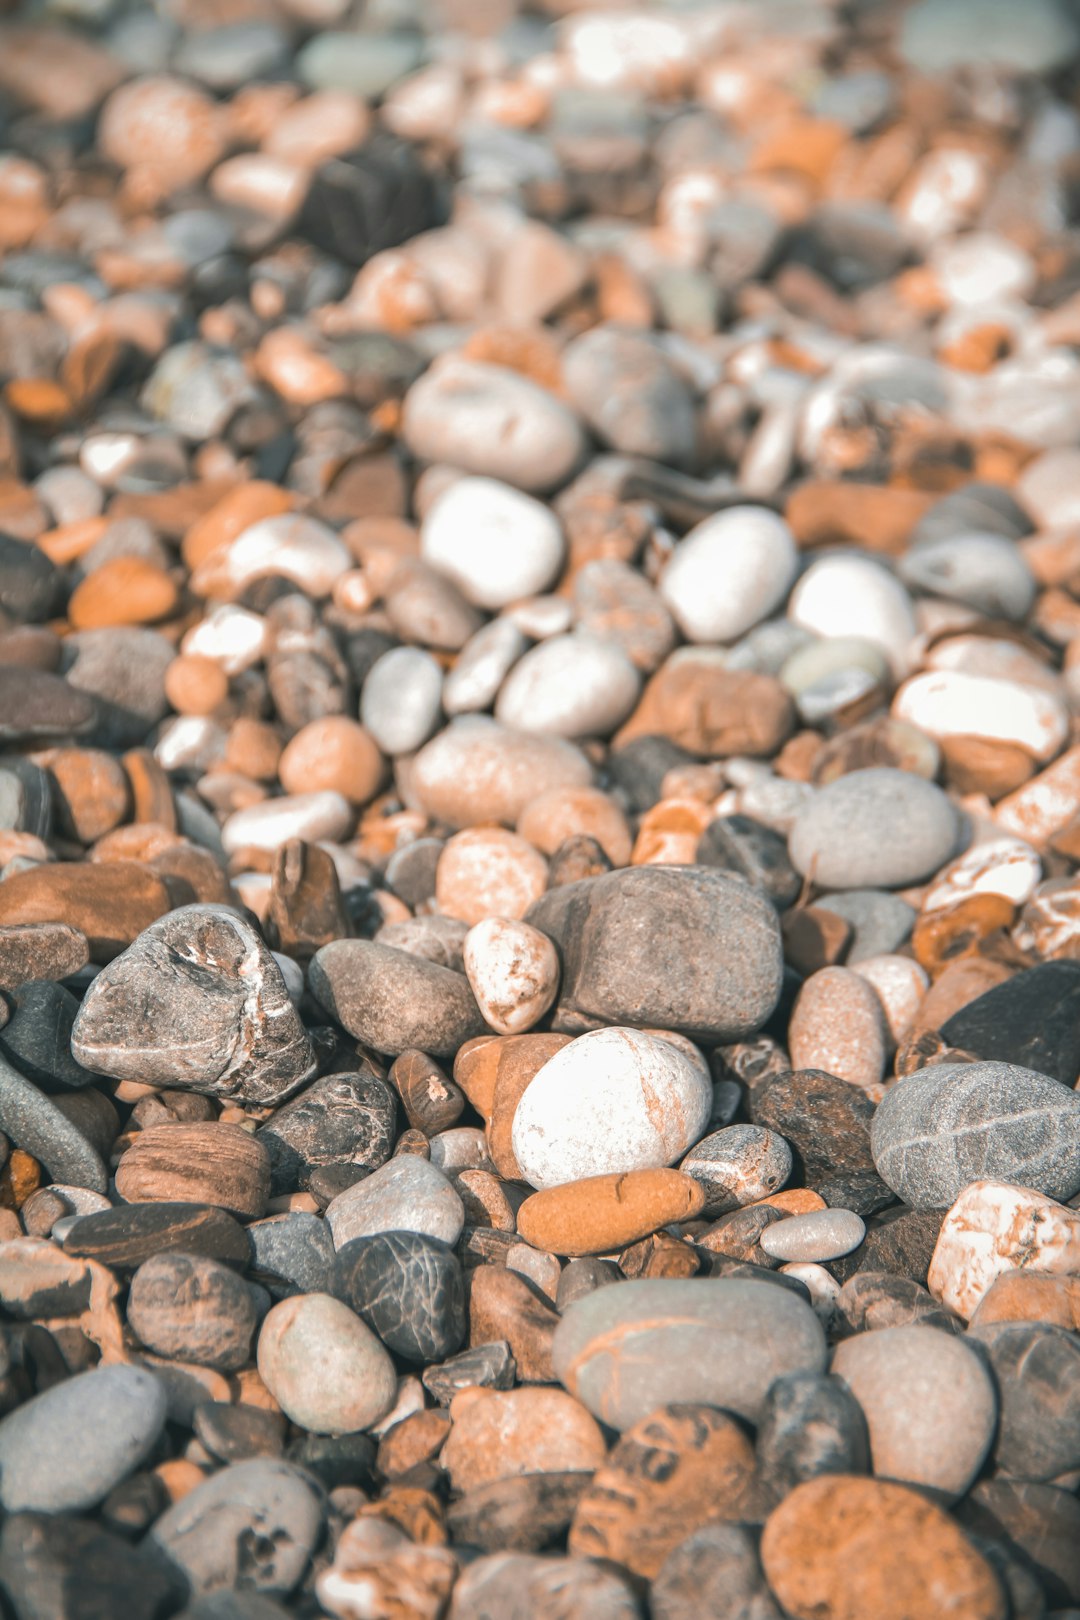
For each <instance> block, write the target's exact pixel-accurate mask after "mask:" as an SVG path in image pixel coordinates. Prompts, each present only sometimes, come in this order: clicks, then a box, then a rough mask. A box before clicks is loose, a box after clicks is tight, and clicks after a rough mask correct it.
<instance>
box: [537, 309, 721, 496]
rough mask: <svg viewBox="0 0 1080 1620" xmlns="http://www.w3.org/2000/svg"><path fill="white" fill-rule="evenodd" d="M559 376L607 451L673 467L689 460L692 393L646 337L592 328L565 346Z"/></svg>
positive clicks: (692, 429)
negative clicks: (667, 462)
mask: <svg viewBox="0 0 1080 1620" xmlns="http://www.w3.org/2000/svg"><path fill="white" fill-rule="evenodd" d="M563 377H564V379H565V382H566V388H567V392H568V393H569V395H570V398H571V399H572V400H573V402H574V404H575V405H576V406H577V408H578V409H579V410H580V411H581V413H582V415H583V416H584V417H585V419H586V421H587V422H588V423H589V426H590V427H591V428H592V429H593V431H594V432H595V433H596V434H597V436H598V437H599V438H600V439H601V441H602V442H603V443H605V444H607V445H610V446H611V447H612V449H614V450H619V451H621V452H623V454H625V455H632V456H649V457H652V458H654V459H656V460H658V461H670V462H674V463H675V464H676V465H678V464H679V463H681V462H684V461H686V460H688V459H689V458H690V455H691V453H692V450H693V446H694V441H695V438H696V434H697V428H696V423H695V419H694V399H693V395H692V393H691V390H690V388H689V386H688V384H687V383H686V381H685V380H684V379H683V377H682V376H680V374H679V372H678V371H677V370H676V368H675V366H674V365H673V364H672V363H671V361H670V360H669V359H668V357H667V356H666V355H665V354H664V351H663V349H662V348H661V347H660V345H659V344H658V343H657V342H655V341H654V339H653V338H652V337H651V336H650V335H648V334H646V333H637V332H626V331H616V330H614V329H612V328H605V327H603V326H598V327H594V328H593V329H592V331H591V332H585V333H583V335H582V336H581V337H579V338H575V339H574V341H573V342H572V343H571V344H570V345H569V346H568V348H567V350H566V353H565V355H564V356H563Z"/></svg>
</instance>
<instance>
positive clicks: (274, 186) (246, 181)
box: [210, 152, 308, 223]
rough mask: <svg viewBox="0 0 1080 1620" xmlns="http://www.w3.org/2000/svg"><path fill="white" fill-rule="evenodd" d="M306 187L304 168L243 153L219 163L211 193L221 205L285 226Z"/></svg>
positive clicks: (281, 159)
mask: <svg viewBox="0 0 1080 1620" xmlns="http://www.w3.org/2000/svg"><path fill="white" fill-rule="evenodd" d="M307 188H308V171H307V170H306V169H305V168H303V167H302V166H301V165H300V164H299V163H289V162H287V161H286V159H285V158H281V157H271V156H269V154H268V153H266V152H240V153H238V154H237V156H236V157H231V158H226V159H225V162H224V163H219V164H218V166H217V168H216V169H215V170H214V172H213V174H212V175H211V176H210V191H211V194H212V195H213V196H214V197H215V198H216V199H217V201H218V202H221V203H227V204H228V206H229V207H230V208H250V209H251V211H252V213H255V214H265V215H266V216H267V218H268V219H274V220H280V221H281V222H282V223H284V222H285V221H286V220H289V219H291V218H292V217H293V215H294V214H295V213H296V211H297V209H298V208H299V207H300V204H301V203H302V202H303V200H304V195H305V193H306V191H307Z"/></svg>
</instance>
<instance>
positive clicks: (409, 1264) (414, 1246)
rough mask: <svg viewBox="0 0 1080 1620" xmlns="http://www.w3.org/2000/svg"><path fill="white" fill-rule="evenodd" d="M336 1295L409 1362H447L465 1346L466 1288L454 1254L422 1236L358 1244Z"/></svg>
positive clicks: (342, 1264) (344, 1253) (348, 1253)
mask: <svg viewBox="0 0 1080 1620" xmlns="http://www.w3.org/2000/svg"><path fill="white" fill-rule="evenodd" d="M335 1292H336V1293H337V1294H338V1296H339V1297H340V1298H341V1299H343V1300H345V1302H346V1303H347V1304H348V1305H350V1306H351V1307H352V1309H353V1310H354V1311H356V1312H357V1314H358V1315H359V1316H360V1317H361V1318H362V1319H363V1320H364V1321H365V1322H366V1323H367V1325H368V1327H369V1328H371V1330H372V1331H373V1332H374V1333H376V1334H378V1336H379V1338H380V1339H381V1340H382V1342H383V1344H385V1345H386V1347H387V1349H388V1350H393V1351H394V1353H395V1354H396V1355H399V1356H403V1357H404V1358H405V1360H406V1361H419V1362H424V1363H428V1362H433V1361H443V1360H444V1359H445V1358H446V1357H447V1356H450V1355H453V1354H454V1352H455V1351H457V1350H459V1349H460V1348H461V1346H462V1344H463V1343H464V1340H465V1285H464V1279H463V1277H462V1272H461V1265H460V1262H459V1261H458V1259H457V1256H456V1255H455V1254H454V1252H453V1250H452V1249H450V1248H448V1247H447V1246H446V1244H444V1243H439V1242H437V1241H436V1240H435V1239H434V1238H430V1237H425V1236H424V1235H423V1234H421V1233H419V1232H381V1233H377V1234H374V1235H372V1236H370V1237H361V1238H353V1239H352V1240H350V1242H348V1243H346V1244H345V1245H344V1246H343V1247H342V1248H341V1249H340V1250H339V1252H338V1257H337V1267H336V1285H335Z"/></svg>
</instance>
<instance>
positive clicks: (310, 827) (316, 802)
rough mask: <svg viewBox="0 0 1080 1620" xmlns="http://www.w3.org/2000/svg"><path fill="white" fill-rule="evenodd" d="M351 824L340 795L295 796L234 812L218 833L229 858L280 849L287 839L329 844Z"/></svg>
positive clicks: (344, 802)
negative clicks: (237, 853)
mask: <svg viewBox="0 0 1080 1620" xmlns="http://www.w3.org/2000/svg"><path fill="white" fill-rule="evenodd" d="M352 821H353V813H352V808H351V806H350V804H349V801H348V800H347V799H346V798H345V797H344V795H343V794H341V793H335V792H322V793H295V794H289V795H287V796H286V797H283V798H280V799H267V800H265V801H264V802H263V803H262V804H255V805H252V806H251V808H250V809H249V810H237V811H235V812H234V814H233V815H231V816H230V817H229V818H228V820H227V821H226V823H225V825H224V827H223V828H222V829H221V842H222V844H223V845H224V847H225V849H226V851H227V852H228V853H230V854H231V853H233V852H234V851H236V850H246V849H257V850H273V849H280V848H281V846H282V844H287V843H288V841H289V839H290V838H303V839H304V840H305V841H306V842H308V843H312V844H314V843H317V842H318V841H320V840H321V839H327V840H330V841H331V842H332V841H334V840H335V839H338V838H342V837H344V836H345V834H346V833H347V832H348V831H349V829H350V828H351V826H352Z"/></svg>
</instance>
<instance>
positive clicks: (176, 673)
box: [165, 653, 229, 714]
mask: <svg viewBox="0 0 1080 1620" xmlns="http://www.w3.org/2000/svg"><path fill="white" fill-rule="evenodd" d="M228 695H229V682H228V680H227V679H226V677H225V673H224V671H223V670H222V668H221V665H220V664H217V663H215V662H214V660H213V659H212V658H201V657H200V656H199V655H198V654H197V653H182V654H181V655H180V657H179V658H174V659H173V661H172V663H171V664H170V665H169V667H168V669H167V670H166V671H165V696H166V697H167V698H168V700H169V702H170V703H171V704H172V706H173V708H174V709H175V710H176V712H177V714H213V712H214V710H215V709H216V708H218V707H219V705H220V704H222V703H224V701H225V699H226V698H227V697H228Z"/></svg>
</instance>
